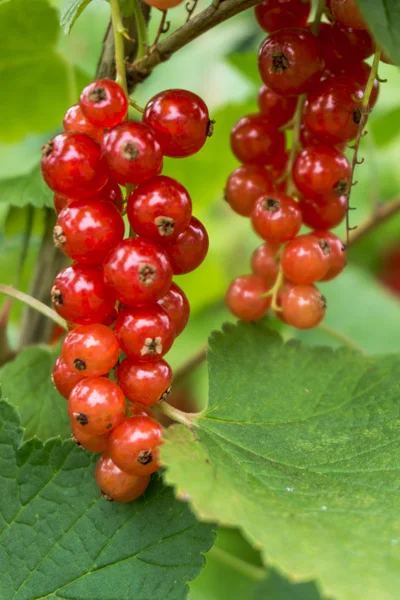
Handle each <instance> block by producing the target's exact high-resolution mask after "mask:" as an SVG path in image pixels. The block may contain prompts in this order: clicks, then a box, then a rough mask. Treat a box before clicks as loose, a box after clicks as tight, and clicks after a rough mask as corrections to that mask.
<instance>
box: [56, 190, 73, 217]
mask: <svg viewBox="0 0 400 600" xmlns="http://www.w3.org/2000/svg"><path fill="white" fill-rule="evenodd" d="M71 202H73V199H72V198H69V197H68V196H64V194H57V192H56V193H55V194H54V196H53V204H54V210H55V212H56V214H57V215H58V214H60V212H61V211H62V209H63V208H65V207H66V206H68V205H69V204H71Z"/></svg>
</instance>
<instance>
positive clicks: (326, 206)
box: [300, 196, 347, 229]
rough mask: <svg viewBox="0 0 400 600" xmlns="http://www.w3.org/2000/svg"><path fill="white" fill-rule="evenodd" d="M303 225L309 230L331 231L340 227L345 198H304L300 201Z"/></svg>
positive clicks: (345, 205)
mask: <svg viewBox="0 0 400 600" xmlns="http://www.w3.org/2000/svg"><path fill="white" fill-rule="evenodd" d="M300 208H301V212H302V215H303V224H304V225H307V227H310V228H311V229H333V228H334V227H337V226H338V225H340V223H341V222H342V221H343V219H344V218H345V216H346V209H347V198H346V196H337V197H334V198H328V199H327V200H325V199H324V198H316V199H309V198H304V199H302V200H301V201H300Z"/></svg>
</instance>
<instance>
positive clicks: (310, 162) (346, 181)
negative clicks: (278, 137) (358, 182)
mask: <svg viewBox="0 0 400 600" xmlns="http://www.w3.org/2000/svg"><path fill="white" fill-rule="evenodd" d="M350 177H351V166H350V163H349V161H348V160H347V158H346V157H345V156H344V154H342V153H341V152H339V151H338V150H336V148H333V147H332V146H325V145H322V144H319V145H317V146H308V147H307V148H304V150H302V151H301V152H300V153H299V154H298V155H297V158H296V160H295V162H294V165H293V181H294V184H295V186H296V188H297V189H298V190H299V191H300V192H301V193H302V194H304V195H305V196H309V197H310V198H317V197H320V196H325V197H326V198H330V197H332V196H333V197H335V196H342V195H346V194H348V192H349V189H350Z"/></svg>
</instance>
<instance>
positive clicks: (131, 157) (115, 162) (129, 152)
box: [102, 121, 163, 185]
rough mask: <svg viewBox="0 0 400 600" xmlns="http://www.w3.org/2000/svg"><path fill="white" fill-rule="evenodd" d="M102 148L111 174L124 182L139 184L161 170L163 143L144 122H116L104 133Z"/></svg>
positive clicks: (124, 183) (120, 181)
mask: <svg viewBox="0 0 400 600" xmlns="http://www.w3.org/2000/svg"><path fill="white" fill-rule="evenodd" d="M102 149H103V155H104V157H105V158H106V160H107V164H108V167H109V170H110V172H111V174H112V176H113V177H114V179H115V180H116V181H117V182H118V183H120V184H121V185H126V184H128V183H132V184H135V185H137V184H139V183H143V182H144V181H146V180H147V179H150V178H151V177H154V175H158V174H159V173H160V172H161V169H162V165H163V160H162V153H161V147H160V144H159V143H158V141H157V139H156V137H155V134H154V131H152V129H150V127H147V125H144V124H143V123H136V122H135V121H124V122H123V123H120V124H119V125H116V126H115V127H114V128H113V129H111V131H109V132H108V133H107V134H106V135H105V136H104V140H103V144H102Z"/></svg>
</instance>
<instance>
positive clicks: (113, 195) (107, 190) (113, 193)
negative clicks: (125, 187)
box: [96, 177, 124, 212]
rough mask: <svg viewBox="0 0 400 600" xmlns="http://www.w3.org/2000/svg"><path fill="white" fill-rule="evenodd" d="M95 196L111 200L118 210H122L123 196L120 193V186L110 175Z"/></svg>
mask: <svg viewBox="0 0 400 600" xmlns="http://www.w3.org/2000/svg"><path fill="white" fill-rule="evenodd" d="M96 197H97V198H100V199H101V200H106V201H107V202H111V203H112V204H114V205H115V206H116V208H118V210H119V211H120V212H122V209H123V203H124V197H123V195H122V192H121V188H120V187H119V185H118V183H117V182H116V181H114V179H112V178H111V177H110V179H109V180H108V181H107V183H106V185H105V186H104V187H103V188H101V190H100V192H99V193H98V194H97V196H96Z"/></svg>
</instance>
